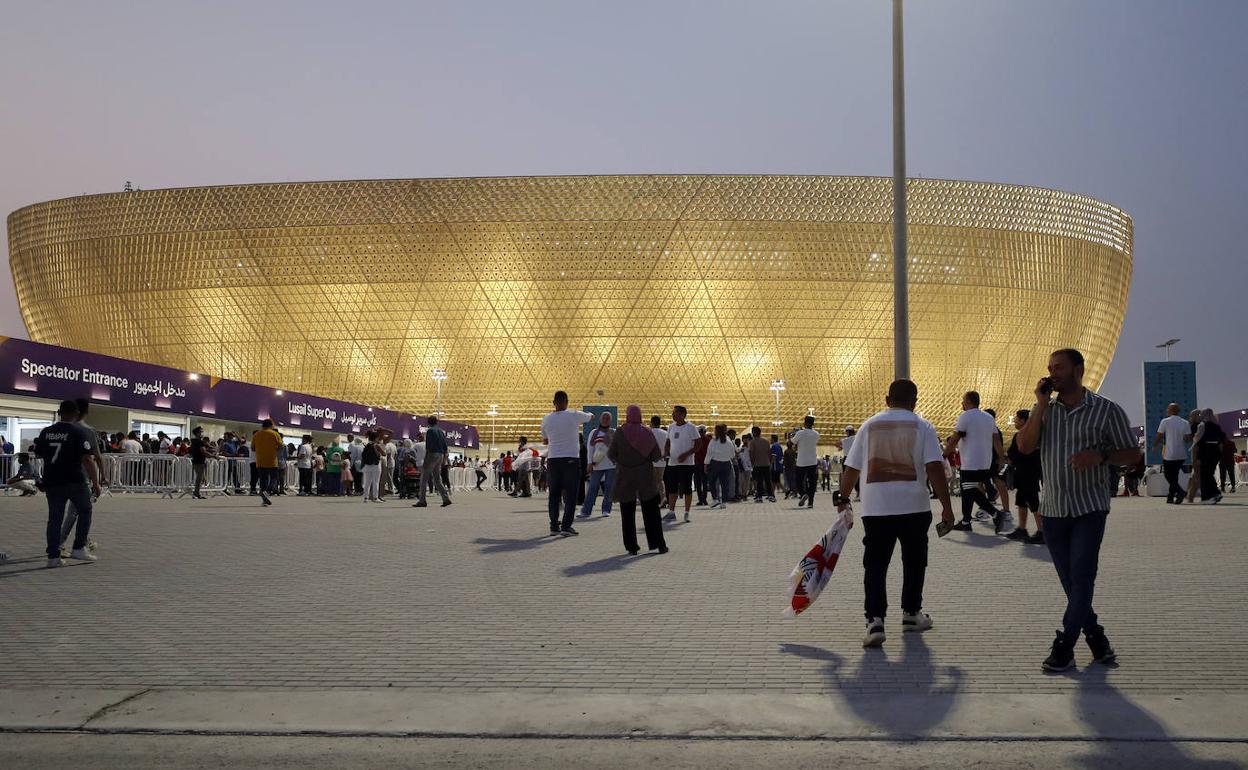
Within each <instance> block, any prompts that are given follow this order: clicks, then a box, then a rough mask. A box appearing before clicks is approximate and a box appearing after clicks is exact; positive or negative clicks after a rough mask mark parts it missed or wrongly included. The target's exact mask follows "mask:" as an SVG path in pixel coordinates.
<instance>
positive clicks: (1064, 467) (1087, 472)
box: [963, 390, 1136, 518]
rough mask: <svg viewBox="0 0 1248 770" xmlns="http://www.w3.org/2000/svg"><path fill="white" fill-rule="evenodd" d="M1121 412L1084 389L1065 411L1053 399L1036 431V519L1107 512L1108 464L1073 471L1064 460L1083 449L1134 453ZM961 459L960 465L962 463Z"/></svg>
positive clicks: (1068, 460) (1111, 403)
mask: <svg viewBox="0 0 1248 770" xmlns="http://www.w3.org/2000/svg"><path fill="white" fill-rule="evenodd" d="M1135 448H1136V442H1135V438H1134V436H1132V434H1131V422H1130V421H1129V420H1128V419H1127V413H1126V412H1124V411H1123V410H1122V407H1121V406H1118V405H1117V404H1115V403H1114V402H1113V401H1110V400H1109V399H1108V398H1102V397H1101V396H1098V395H1097V394H1096V393H1094V392H1092V391H1091V390H1085V391H1084V394H1083V400H1081V401H1079V402H1078V403H1077V404H1075V405H1074V406H1066V405H1065V404H1063V403H1062V402H1061V401H1058V400H1057V399H1053V400H1052V401H1050V402H1049V408H1048V409H1047V410H1045V413H1044V422H1043V423H1042V424H1041V426H1040V464H1041V467H1042V468H1043V473H1044V491H1045V495H1044V499H1043V500H1042V501H1041V502H1040V515H1041V516H1045V517H1050V518H1073V517H1075V516H1083V515H1084V514H1088V513H1096V512H1098V511H1108V510H1109V498H1110V497H1111V493H1110V488H1109V473H1110V467H1109V465H1108V464H1103V465H1098V466H1096V467H1094V468H1085V469H1083V470H1076V469H1075V468H1073V467H1071V465H1070V456H1071V455H1073V454H1075V453H1076V452H1082V451H1083V450H1085V449H1095V450H1097V451H1101V452H1114V451H1117V450H1119V449H1135ZM965 459H966V458H965V456H963V462H965Z"/></svg>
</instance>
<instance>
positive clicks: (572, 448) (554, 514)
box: [542, 390, 594, 537]
mask: <svg viewBox="0 0 1248 770" xmlns="http://www.w3.org/2000/svg"><path fill="white" fill-rule="evenodd" d="M552 403H553V404H554V406H555V410H554V411H553V412H551V413H550V414H548V415H546V416H545V417H543V418H542V443H544V444H546V446H547V447H548V450H547V453H546V488H547V490H549V493H550V497H549V498H548V500H547V502H546V508H547V512H548V513H549V514H550V534H552V535H562V536H563V537H571V536H573V535H575V534H577V531H576V530H575V529H572V517H574V516H575V515H576V493H577V491H578V490H580V488H581V426H582V425H584V424H585V423H587V422H589V421H590V420H592V419H594V416H593V415H592V414H590V413H589V412H582V411H580V410H578V409H569V408H568V394H567V393H564V392H563V391H562V390H559V391H556V392H555V398H554V400H553V402H552ZM561 499H562V500H563V521H562V524H561V523H560V521H559V501H560V500H561Z"/></svg>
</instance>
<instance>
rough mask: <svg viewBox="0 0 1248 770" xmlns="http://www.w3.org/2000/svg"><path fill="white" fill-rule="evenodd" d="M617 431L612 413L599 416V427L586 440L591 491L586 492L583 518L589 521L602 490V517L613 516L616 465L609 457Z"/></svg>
mask: <svg viewBox="0 0 1248 770" xmlns="http://www.w3.org/2000/svg"><path fill="white" fill-rule="evenodd" d="M614 435H615V431H614V430H612V428H611V413H610V412H603V413H602V414H600V415H598V427H596V428H594V429H593V430H592V431H590V432H589V436H588V437H587V438H586V439H585V445H586V460H587V462H588V463H589V489H587V490H586V491H585V504H584V505H582V506H581V518H582V519H588V518H589V516H590V513H591V512H592V511H593V510H594V501H596V500H597V499H598V489H599V488H601V489H602V515H603V516H610V515H611V486H612V483H613V482H614V481H615V463H613V462H611V458H610V457H607V452H608V450H610V448H611V439H612V438H613V437H614Z"/></svg>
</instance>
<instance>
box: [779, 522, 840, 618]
mask: <svg viewBox="0 0 1248 770" xmlns="http://www.w3.org/2000/svg"><path fill="white" fill-rule="evenodd" d="M853 525H854V515H853V513H852V512H851V511H850V510H849V509H848V508H846V509H845V512H844V513H842V514H841V515H840V516H838V517H837V518H836V521H835V522H833V523H832V526H831V527H830V528H829V529H828V531H827V532H825V533H824V535H823V537H822V538H821V539H820V540H819V542H818V543H815V547H814V548H811V549H810V550H809V551H807V552H806V555H805V556H803V557H802V560H801V561H799V562H798V563H797V566H796V567H794V568H793V572H792V573H790V574H789V606H788V607H785V608H784V616H785V617H786V618H795V617H797V616H798V615H800V614H802V613H803V612H805V611H806V610H807V608H809V607H810V605H811V604H813V603H814V601H815V599H818V598H819V594H820V593H822V592H823V587H824V586H826V585H827V584H828V580H830V579H831V577H832V571H833V570H835V569H836V562H837V561H838V560H839V559H840V557H841V549H842V548H843V547H844V546H845V540H846V539H847V538H848V537H849V529H850V527H852V526H853Z"/></svg>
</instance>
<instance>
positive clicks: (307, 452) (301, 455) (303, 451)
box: [295, 444, 313, 468]
mask: <svg viewBox="0 0 1248 770" xmlns="http://www.w3.org/2000/svg"><path fill="white" fill-rule="evenodd" d="M295 453H296V456H297V457H298V459H297V460H295V467H296V468H311V467H312V454H313V450H312V445H311V444H300V445H299V449H297V450H296V452H295Z"/></svg>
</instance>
